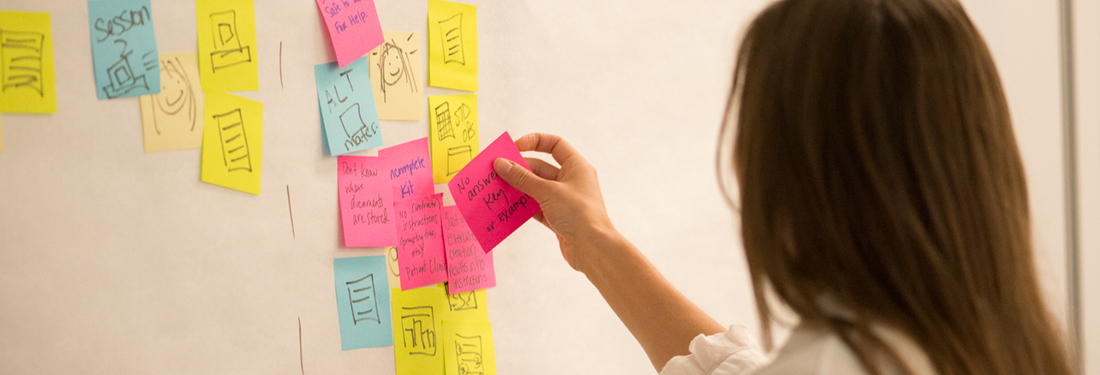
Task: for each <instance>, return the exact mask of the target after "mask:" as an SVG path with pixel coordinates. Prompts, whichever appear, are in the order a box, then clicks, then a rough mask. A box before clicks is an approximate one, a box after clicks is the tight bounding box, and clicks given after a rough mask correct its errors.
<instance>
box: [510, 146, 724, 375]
mask: <svg viewBox="0 0 1100 375" xmlns="http://www.w3.org/2000/svg"><path fill="white" fill-rule="evenodd" d="M516 147H518V148H519V150H520V151H538V152H545V153H549V154H551V155H552V156H553V157H554V160H555V161H557V162H558V164H560V165H561V168H560V169H559V168H557V167H554V166H553V165H551V164H549V163H547V162H544V161H542V160H539V159H531V158H528V159H527V162H528V164H529V165H530V166H531V171H527V170H526V169H524V168H521V167H518V166H516V165H515V164H513V163H512V162H510V161H508V160H506V159H497V160H496V162H495V163H494V168H495V169H496V172H497V174H498V175H499V176H500V177H501V178H503V179H504V180H505V181H507V182H508V183H509V184H511V185H512V186H514V187H515V188H516V189H519V190H520V191H522V192H524V193H526V194H528V195H530V196H531V197H532V198H535V200H536V201H538V202H539V205H540V206H542V212H541V213H539V214H538V215H536V216H535V219H537V220H538V221H539V222H541V223H543V224H544V225H546V226H547V227H548V228H550V230H552V231H554V233H555V234H556V235H557V237H558V243H559V246H560V247H561V252H562V256H563V257H564V258H565V260H566V262H568V263H569V265H570V266H572V267H573V268H574V269H576V270H577V271H580V272H582V273H584V275H585V276H587V277H588V280H590V281H591V282H592V285H594V286H596V289H597V290H599V291H600V294H601V295H603V298H604V300H606V301H607V304H608V305H610V306H611V309H612V310H614V311H615V314H616V315H618V316H619V319H620V320H622V322H623V324H625V325H626V327H627V329H629V330H630V333H631V334H633V335H634V338H635V339H637V340H638V343H640V344H641V345H642V348H643V349H645V352H646V354H647V355H648V356H649V360H650V362H652V363H653V368H655V369H657V371H660V370H661V368H663V367H664V366H665V364H666V363H668V361H669V360H670V359H672V357H674V356H677V355H683V354H688V344H689V343H690V342H691V340H692V339H693V338H694V337H695V336H696V335H698V334H700V333H702V334H707V335H710V334H715V333H719V332H722V331H724V330H725V329H724V328H723V327H722V326H721V325H719V324H718V323H717V322H715V321H714V319H712V318H711V317H710V316H709V315H707V314H706V313H705V312H703V310H701V309H699V307H698V306H695V304H694V303H692V302H691V301H689V300H688V299H687V298H686V297H684V295H683V294H681V293H680V291H679V290H676V288H675V287H673V286H672V284H671V283H669V282H668V280H666V279H665V277H664V276H663V275H661V273H660V272H658V271H657V269H656V268H655V267H653V264H652V263H650V262H649V260H648V259H646V257H645V256H644V255H642V253H641V252H640V251H638V249H637V248H635V247H634V245H632V244H631V243H630V241H627V240H626V238H624V237H623V236H622V235H620V234H619V232H618V231H617V230H615V227H614V226H613V225H612V224H611V220H610V219H609V218H608V216H607V209H606V208H604V203H603V195H602V194H601V193H600V186H599V181H598V180H597V177H596V170H595V169H594V168H593V167H592V165H590V164H588V162H587V161H586V160H584V158H583V157H582V156H581V155H580V154H579V153H578V152H577V151H576V150H575V149H573V147H572V146H571V145H569V143H568V142H566V141H565V140H563V139H561V137H558V136H554V135H547V134H539V133H533V134H528V135H526V136H523V137H522V138H520V139H518V140H516Z"/></svg>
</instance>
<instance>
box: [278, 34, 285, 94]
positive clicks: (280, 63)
mask: <svg viewBox="0 0 1100 375" xmlns="http://www.w3.org/2000/svg"><path fill="white" fill-rule="evenodd" d="M279 88H280V89H281V88H284V87H283V42H282V41H280V42H279Z"/></svg>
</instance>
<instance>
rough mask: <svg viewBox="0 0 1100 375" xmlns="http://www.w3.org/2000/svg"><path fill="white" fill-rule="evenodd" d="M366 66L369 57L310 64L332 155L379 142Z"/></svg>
mask: <svg viewBox="0 0 1100 375" xmlns="http://www.w3.org/2000/svg"><path fill="white" fill-rule="evenodd" d="M369 66H370V59H359V60H355V62H353V63H351V64H348V65H347V66H345V67H344V68H343V69H340V68H339V67H338V66H337V65H336V63H328V64H320V65H317V66H315V67H313V73H314V75H315V76H316V80H317V103H318V104H319V105H320V106H321V123H322V124H323V125H324V127H325V134H326V135H327V136H328V146H329V152H330V153H331V154H332V155H333V156H336V155H343V154H346V153H349V152H354V151H360V150H366V149H369V148H374V147H379V146H382V126H381V125H380V124H379V122H378V111H377V109H376V108H375V107H374V90H373V89H372V88H371V82H370V69H369Z"/></svg>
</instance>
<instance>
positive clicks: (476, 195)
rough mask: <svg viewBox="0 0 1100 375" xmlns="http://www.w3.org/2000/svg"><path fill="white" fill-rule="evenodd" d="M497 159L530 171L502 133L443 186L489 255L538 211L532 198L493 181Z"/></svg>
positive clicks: (505, 134) (509, 186) (496, 178)
mask: <svg viewBox="0 0 1100 375" xmlns="http://www.w3.org/2000/svg"><path fill="white" fill-rule="evenodd" d="M497 158H505V159H508V160H511V161H514V162H516V163H518V164H519V165H520V166H522V167H523V168H526V169H528V170H530V169H531V167H528V166H527V162H526V161H524V160H523V156H521V155H520V154H519V149H518V148H516V144H515V143H514V142H512V137H511V136H509V135H508V132H504V134H501V135H500V137H499V138H497V139H496V140H495V141H493V143H491V144H489V147H486V148H485V149H484V150H482V151H481V153H480V154H478V155H477V157H474V160H471V161H470V163H469V164H466V167H465V168H462V170H461V171H459V172H458V174H456V175H455V176H454V178H453V179H451V182H450V183H448V184H447V186H448V187H450V189H451V196H453V197H454V199H455V205H457V206H458V210H459V211H461V212H462V217H464V218H466V223H468V224H469V225H470V230H471V231H472V232H473V233H474V237H477V241H478V242H479V243H481V247H482V248H483V249H485V252H490V251H492V250H493V248H494V247H496V246H497V244H500V241H503V240H504V238H505V237H508V235H510V234H512V232H515V231H516V229H518V228H519V227H520V226H521V225H523V223H526V222H527V220H528V219H530V218H531V217H532V216H535V214H537V213H538V212H539V211H540V210H541V208H540V207H539V204H538V202H535V199H534V198H531V196H530V195H527V194H524V193H521V192H520V191H519V190H516V188H514V187H512V185H508V183H507V182H504V180H502V179H500V178H499V177H497V173H496V172H495V171H493V161H494V160H497Z"/></svg>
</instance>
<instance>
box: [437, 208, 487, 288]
mask: <svg viewBox="0 0 1100 375" xmlns="http://www.w3.org/2000/svg"><path fill="white" fill-rule="evenodd" d="M443 246H444V248H445V249H446V250H447V293H449V294H461V293H463V292H470V291H473V290H477V289H485V288H490V287H494V286H496V285H497V279H496V271H495V270H494V268H493V253H486V252H485V251H484V250H482V249H481V245H480V244H478V242H477V238H475V237H474V234H473V232H471V231H470V227H469V226H468V225H466V220H465V219H463V218H462V214H461V213H459V211H458V207H456V206H447V207H443ZM460 298H461V297H460ZM475 306H476V305H475Z"/></svg>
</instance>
